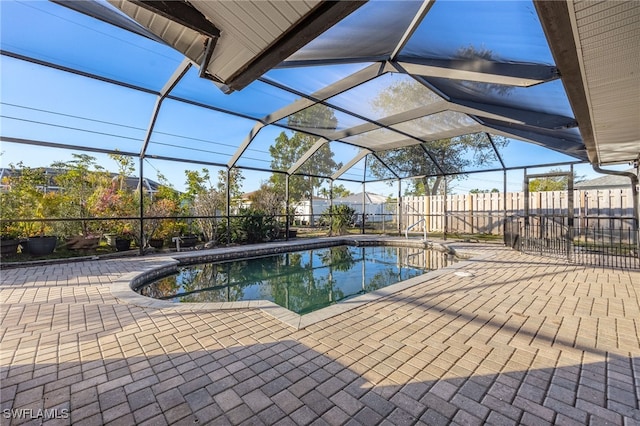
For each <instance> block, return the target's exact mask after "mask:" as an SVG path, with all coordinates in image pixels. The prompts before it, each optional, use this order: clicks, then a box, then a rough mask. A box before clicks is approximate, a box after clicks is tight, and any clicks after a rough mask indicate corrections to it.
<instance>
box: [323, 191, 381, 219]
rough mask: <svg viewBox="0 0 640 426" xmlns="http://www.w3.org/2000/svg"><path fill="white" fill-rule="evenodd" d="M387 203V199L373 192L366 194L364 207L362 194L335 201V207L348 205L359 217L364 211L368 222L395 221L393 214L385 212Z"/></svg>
mask: <svg viewBox="0 0 640 426" xmlns="http://www.w3.org/2000/svg"><path fill="white" fill-rule="evenodd" d="M386 202H387V197H385V196H384V195H379V194H374V193H372V192H365V193H364V207H363V196H362V192H359V193H357V194H353V195H349V196H346V197H342V198H336V199H334V200H333V204H334V205H338V204H346V205H347V206H349V207H351V208H352V209H354V210H355V211H356V214H358V215H359V216H360V215H362V213H363V211H364V214H365V215H366V216H367V219H366V221H367V222H382V221H383V220H392V219H393V214H392V212H388V211H386V210H385V204H386Z"/></svg>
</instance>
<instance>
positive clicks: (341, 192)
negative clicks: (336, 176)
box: [318, 185, 353, 199]
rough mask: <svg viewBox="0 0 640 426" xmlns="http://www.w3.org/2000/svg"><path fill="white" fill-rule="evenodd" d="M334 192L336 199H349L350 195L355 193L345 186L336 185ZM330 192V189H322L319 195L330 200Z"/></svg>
mask: <svg viewBox="0 0 640 426" xmlns="http://www.w3.org/2000/svg"><path fill="white" fill-rule="evenodd" d="M332 191H333V198H334V199H335V198H344V197H348V196H349V195H351V194H353V192H351V191H349V190H348V189H347V188H345V187H344V185H334V186H333V189H332ZM330 192H331V191H329V188H320V190H319V191H318V194H320V195H322V196H323V197H325V198H329V195H331V194H330Z"/></svg>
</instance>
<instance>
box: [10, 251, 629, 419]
mask: <svg viewBox="0 0 640 426" xmlns="http://www.w3.org/2000/svg"><path fill="white" fill-rule="evenodd" d="M452 246H453V247H455V248H456V249H457V250H460V251H468V252H473V253H475V254H478V255H480V256H477V257H476V258H474V259H471V260H469V261H465V262H462V263H458V264H456V267H455V268H451V269H447V270H443V272H441V273H439V274H438V275H437V276H435V277H433V278H431V279H429V280H428V281H426V282H425V283H423V284H419V285H415V286H412V287H409V288H405V289H403V290H400V291H398V292H395V293H393V294H389V295H386V296H384V297H381V298H378V299H377V300H372V301H369V302H368V303H365V304H360V305H357V306H355V307H354V308H353V309H351V310H349V311H346V312H342V313H339V314H338V315H335V316H331V317H329V318H325V319H321V320H319V321H318V322H315V323H313V324H311V325H308V326H307V327H304V328H301V329H297V328H296V327H292V326H290V325H289V324H287V323H286V322H283V321H280V320H279V319H277V318H276V317H274V316H272V315H271V314H269V313H268V312H266V311H265V310H261V309H260V308H259V307H248V308H244V309H224V310H220V309H210V308H207V306H202V305H199V306H197V307H195V308H194V309H192V310H190V309H184V308H182V309H171V308H164V307H157V306H153V305H146V306H145V305H141V304H137V303H136V302H135V298H133V299H128V298H123V297H120V296H119V295H120V294H121V293H118V291H115V290H114V288H115V286H116V284H115V283H118V282H121V281H122V279H123V277H128V276H130V275H131V274H133V273H135V272H136V271H141V270H144V269H147V268H149V267H150V265H151V266H152V265H156V264H158V265H159V264H162V263H163V262H166V260H167V259H166V258H163V257H145V258H127V259H111V260H89V261H84V262H76V263H65V264H56V265H48V266H37V267H26V268H17V269H8V270H3V271H1V274H2V284H1V286H0V301H1V302H2V307H1V312H0V319H1V321H2V329H1V332H0V339H1V340H0V344H1V346H0V362H1V365H2V371H1V375H0V381H1V383H0V386H1V388H2V392H1V407H0V408H1V410H2V413H0V423H1V424H3V425H5V424H23V423H24V424H40V423H43V422H44V423H45V424H73V425H97V424H109V425H116V424H123V425H132V424H139V425H146V424H148V425H164V424H166V425H180V424H184V425H187V424H189V425H194V424H198V425H202V424H213V425H224V424H247V425H260V424H265V425H273V424H279V425H306V424H314V425H325V424H329V425H342V424H348V425H357V424H362V425H375V424H385V425H405V424H407V425H412V424H426V425H439V424H442V425H444V424H460V425H476V424H477V425H480V424H496V425H510V424H512V425H516V424H525V425H545V424H562V425H585V424H589V425H599V424H613V425H639V424H640V406H639V404H640V337H639V336H640V272H638V271H622V270H612V269H602V268H599V269H597V268H592V267H583V266H577V265H567V264H565V263H563V262H561V261H556V260H552V259H547V258H541V257H536V256H531V255H524V254H520V253H518V252H514V251H512V250H510V249H508V248H505V247H502V246H499V245H482V244H469V243H467V244H465V243H454V244H452ZM25 410H30V411H25ZM39 410H40V411H39ZM12 415H13V416H21V417H22V418H21V419H19V418H11V417H12ZM56 415H57V417H59V418H57V419H48V418H49V417H52V416H54V417H55V416H56ZM32 417H33V418H32Z"/></svg>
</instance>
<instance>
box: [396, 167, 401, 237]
mask: <svg viewBox="0 0 640 426" xmlns="http://www.w3.org/2000/svg"><path fill="white" fill-rule="evenodd" d="M397 214H398V234H402V179H398V212H397Z"/></svg>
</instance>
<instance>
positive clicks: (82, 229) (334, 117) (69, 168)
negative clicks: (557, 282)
mask: <svg viewBox="0 0 640 426" xmlns="http://www.w3.org/2000/svg"><path fill="white" fill-rule="evenodd" d="M0 7H1V19H2V30H1V31H2V34H1V39H0V41H1V44H2V45H1V48H2V50H1V53H2V56H1V61H2V62H1V65H2V91H1V96H2V98H1V120H2V121H1V130H0V133H1V139H2V145H3V146H2V151H3V154H2V163H3V164H2V166H3V182H2V184H3V193H4V194H7V193H10V192H12V191H14V190H15V189H16V188H18V189H20V190H21V191H23V195H25V194H26V195H25V196H34V191H33V190H32V189H33V188H35V189H36V190H37V191H35V192H38V191H40V198H37V200H36V201H37V202H36V203H31V204H32V205H36V207H34V208H33V209H32V210H28V209H24V208H23V207H24V205H25V204H29V203H24V202H22V203H21V202H19V201H16V198H15V197H14V198H13V199H12V200H13V202H14V204H13V206H14V207H15V209H14V210H10V209H9V207H10V205H11V204H10V203H8V202H7V203H5V206H4V208H3V211H4V213H3V217H2V221H3V230H5V229H9V228H16V227H17V225H18V224H21V226H22V228H21V232H22V235H20V236H21V237H28V236H29V235H26V234H27V233H34V232H36V231H38V230H40V231H41V232H40V233H43V231H44V230H45V228H46V230H47V232H53V231H56V232H58V236H59V237H60V236H62V234H64V232H66V234H65V236H68V235H67V234H73V233H74V232H75V233H76V234H83V235H84V234H96V233H100V234H105V233H108V231H110V229H109V228H110V227H112V228H113V230H114V231H115V230H117V232H115V233H122V232H124V231H127V232H129V233H132V234H134V237H137V239H138V245H139V248H140V250H141V252H142V249H143V248H144V246H145V245H147V243H148V241H147V240H149V239H151V234H152V233H153V232H151V231H149V227H151V228H152V230H153V231H154V232H157V233H162V234H163V236H164V237H165V239H166V240H167V241H168V240H171V241H172V242H174V243H177V244H180V243H183V244H185V240H184V239H179V238H180V236H181V235H186V234H196V235H200V236H201V238H200V239H201V242H205V241H214V242H217V243H220V244H227V243H229V242H232V240H233V238H236V237H237V235H236V236H235V237H234V235H233V234H234V232H236V231H237V230H235V229H234V227H233V226H232V222H233V221H234V220H238V221H244V222H242V223H243V225H242V226H245V229H244V232H245V235H244V237H246V238H248V239H249V240H250V239H251V238H250V236H249V237H248V236H247V235H249V234H251V232H250V231H247V229H246V227H247V226H254V228H255V227H258V228H260V229H262V228H263V225H264V226H266V225H265V223H267V222H269V221H275V222H274V223H276V225H275V228H274V229H276V231H277V232H275V231H274V230H273V229H272V230H271V234H269V235H268V236H267V237H268V238H267V239H277V238H285V239H286V238H289V237H290V236H292V233H291V232H290V231H291V228H292V227H293V226H294V224H295V225H297V226H302V225H301V224H300V223H296V222H295V216H296V209H300V208H302V207H301V206H303V205H306V207H305V208H306V209H307V213H305V214H306V217H308V219H307V220H306V221H305V222H306V225H310V226H311V225H313V226H331V223H332V221H333V220H334V219H335V218H334V214H335V210H334V209H333V207H334V206H333V199H334V198H340V197H344V196H347V195H349V193H348V192H347V193H345V189H349V188H351V191H350V193H351V194H353V193H354V192H360V193H362V194H367V191H370V189H371V188H375V185H379V184H381V183H386V184H389V186H388V188H391V189H390V190H389V191H390V192H391V195H390V196H389V197H388V204H389V205H390V206H391V207H389V208H387V209H386V210H384V211H381V212H380V215H381V217H380V218H377V219H376V218H369V219H372V220H371V222H376V223H382V226H384V227H385V228H384V230H385V232H390V231H394V232H398V233H401V234H404V233H405V231H407V230H408V229H409V227H412V230H413V231H417V232H421V231H419V229H420V226H422V227H423V230H424V232H426V231H427V229H426V223H427V216H428V215H429V214H430V213H428V212H425V211H420V212H418V213H415V212H413V213H412V214H411V215H407V211H406V210H407V209H408V208H409V207H408V206H407V205H406V204H403V197H404V196H405V195H406V194H411V195H416V194H420V195H424V196H432V197H437V196H444V197H446V194H447V191H448V186H449V185H451V183H452V182H453V181H454V180H455V179H456V178H458V177H467V178H468V179H474V176H481V173H488V172H494V173H498V174H499V175H501V180H502V182H500V183H498V184H496V185H495V186H496V187H497V188H498V191H499V192H501V193H503V194H504V197H505V198H504V199H503V201H502V203H498V204H497V205H496V206H495V207H494V213H495V215H497V217H498V218H499V223H500V229H501V232H503V233H505V234H506V233H508V234H509V235H510V238H514V237H513V235H516V236H517V237H518V238H519V239H520V241H521V242H525V241H528V242H527V243H526V244H524V243H522V244H521V243H518V244H512V245H513V246H514V247H516V246H517V247H519V248H523V247H533V246H535V247H538V246H539V245H543V246H553V247H555V245H556V243H557V242H560V243H561V245H562V246H561V248H560V249H558V250H559V252H561V253H567V252H568V251H569V250H573V247H574V246H576V245H578V246H580V250H582V251H589V250H591V251H592V250H595V248H594V247H592V246H591V245H590V244H591V243H593V242H594V241H595V242H597V243H598V244H599V246H598V247H599V248H598V250H603V249H604V247H605V245H613V246H615V247H616V250H618V252H616V254H614V255H612V256H626V257H631V258H632V259H634V258H635V260H633V261H634V262H635V265H637V263H638V261H637V257H638V250H637V248H638V199H637V185H638V181H637V165H638V159H639V154H640V127H639V122H640V119H639V118H640V106H639V104H640V72H638V71H640V70H639V69H638V68H639V66H638V64H639V61H640V59H639V58H640V47H639V46H640V3H638V2H635V1H630V2H619V1H615V2H591V1H580V2H564V1H557V2H546V1H541V2H535V1H534V2H531V1H496V2H493V1H447V0H435V1H429V0H427V1H358V2H352V1H340V2H330V1H311V0H310V1H302V0H294V1H286V0H282V1H267V0H265V1H174V2H154V1H126V0H112V1H108V2H106V1H94V0H85V1H65V0H60V1H52V2H43V1H38V2H33V1H9V0H8V1H2V2H1V3H0ZM589 163H590V164H592V165H594V166H595V167H596V168H597V169H598V170H600V171H602V172H607V171H606V167H605V166H609V165H619V164H631V166H630V167H631V169H632V171H631V172H610V173H617V174H621V175H623V176H625V177H627V178H628V179H629V189H630V190H631V192H632V195H631V197H632V201H631V204H630V205H631V206H632V207H631V208H628V209H626V210H625V211H624V212H623V216H624V218H625V220H626V221H624V223H623V222H616V224H614V225H610V226H607V227H606V229H607V230H606V231H603V232H604V234H602V235H606V238H607V241H606V244H605V240H604V239H603V238H605V237H602V235H600V234H598V235H596V230H595V228H594V229H593V230H591V229H589V230H588V231H589V232H591V231H593V235H591V234H588V233H587V234H585V235H582V234H573V232H574V230H575V228H576V227H575V224H574V213H573V208H572V207H571V206H570V205H566V206H565V207H564V208H563V210H562V211H561V212H560V213H559V215H560V216H562V217H561V218H553V219H548V220H547V219H545V220H538V219H535V220H534V219H531V217H532V213H531V212H530V211H529V207H528V204H527V206H526V208H523V209H520V208H518V209H515V210H509V209H508V208H507V203H506V201H505V200H506V195H507V194H506V193H507V192H508V191H507V181H508V178H507V176H508V175H509V173H511V172H514V173H517V174H518V176H525V177H526V176H530V175H531V176H533V173H535V170H538V169H540V168H543V169H544V168H546V170H549V169H553V170H554V173H556V174H557V173H558V171H557V170H556V169H558V170H561V171H562V173H565V172H566V173H568V174H567V176H566V177H567V181H572V180H573V176H574V173H573V167H574V166H575V165H579V164H589ZM40 167H44V169H40ZM36 169H37V170H39V172H38V173H40V175H38V173H34V171H35V170H36ZM531 170H534V172H531ZM72 172H76V173H75V174H74V173H72ZM78 173H79V174H80V175H81V176H84V178H80V181H81V182H80V184H78V179H76V180H75V181H74V177H75V178H77V176H78ZM89 175H90V176H91V179H88V178H86V177H87V176H89ZM30 176H31V177H32V179H31V181H29V179H28V178H29V177H30ZM34 176H35V177H34ZM132 176H137V177H138V180H139V181H140V182H147V183H148V182H149V181H153V182H154V184H153V185H154V186H153V188H155V189H154V190H151V189H149V188H151V186H150V185H148V184H147V185H138V188H137V189H140V188H142V189H143V190H136V188H131V186H132V185H130V184H127V183H126V180H127V179H125V178H129V179H130V178H131V177H132ZM27 181H29V182H27ZM25 182H26V183H25ZM105 182H106V183H105ZM250 182H253V186H251V185H250V184H249V183H250ZM28 183H30V184H31V185H32V186H31V187H30V188H31V189H29V187H28V185H27V184H28ZM74 185H75V186H74ZM92 185H93V186H92ZM88 187H91V188H92V190H93V189H100V191H101V192H100V191H98V192H96V191H93V192H91V191H87V188H88ZM569 187H570V185H569ZM54 188H56V189H55V191H54V190H53V189H54ZM127 188H129V189H132V190H131V191H129V192H127V191H126V189H127ZM158 188H160V189H158ZM354 188H355V189H354ZM246 189H250V190H252V191H248V190H246ZM14 192H15V191H14ZM54 192H55V193H56V194H58V195H60V194H61V195H63V196H66V197H67V198H66V199H63V200H61V201H60V200H58V201H55V200H53V201H52V199H53V198H55V197H54V196H53V195H51V196H49V199H48V198H47V193H54ZM247 193H249V194H247ZM36 195H37V194H36ZM74 197H75V198H74ZM158 200H164V202H163V203H159V202H157V201H158ZM318 200H322V202H323V203H324V204H323V206H324V207H322V208H320V207H316V206H318ZM32 201H33V200H32ZM16 203H17V204H16ZM56 203H57V204H56ZM305 203H306V204H305ZM364 203H366V201H365V197H363V204H364ZM444 205H445V208H444V211H443V212H441V213H438V214H439V215H440V214H441V215H442V217H444V220H443V221H442V222H441V225H440V227H441V228H442V229H441V231H443V232H445V236H446V232H447V231H451V229H450V228H451V227H452V226H453V225H452V224H453V222H452V221H453V220H454V219H455V218H451V220H449V218H448V217H447V207H446V206H447V201H446V200H445V202H444ZM123 206H125V207H123ZM19 207H20V208H19ZM314 207H315V209H314ZM21 208H22V210H21ZM403 209H404V210H405V211H404V212H403ZM257 210H259V211H260V212H261V215H260V216H259V220H258V219H256V216H255V215H254V214H253V213H255V211H257ZM319 210H322V211H319ZM360 211H361V212H365V211H366V209H364V208H363V209H361V210H360ZM557 214H558V212H555V213H554V215H557ZM513 215H516V216H517V217H515V218H512V217H511V216H513ZM252 220H254V221H255V220H258V222H259V223H257V224H256V223H253V222H251V221H252ZM249 222H251V223H249ZM352 222H353V223H351V225H356V224H357V225H358V226H359V227H360V228H359V230H360V231H362V232H365V230H366V229H369V228H367V227H366V222H367V218H365V217H364V213H363V217H361V218H359V219H358V218H354V220H353V221H352ZM431 222H434V223H435V221H431ZM327 223H329V225H327ZM73 224H75V225H73ZM117 224H118V225H117ZM123 224H124V225H127V226H124V225H123ZM534 224H535V232H532V231H531V230H532V229H533V226H534ZM541 224H545V225H544V226H543V225H541ZM74 226H75V228H74ZM242 226H241V227H242ZM71 228H74V229H75V231H73V230H71ZM516 228H517V229H516ZM25 229H26V231H25ZM14 231H15V229H14ZM63 231H64V232H63ZM161 231H162V232H161ZM506 231H508V232H506ZM556 232H557V233H558V234H557V235H556ZM597 232H598V233H600V232H601V230H600V229H598V230H597ZM552 234H553V236H552ZM576 237H583V239H584V243H581V244H577V243H575V241H577V239H576ZM578 239H579V238H578ZM534 240H535V242H531V241H534ZM510 242H511V243H513V240H510ZM609 243H611V244H609ZM541 252H542V250H541ZM607 256H609V255H607ZM570 257H571V258H575V256H570Z"/></svg>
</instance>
